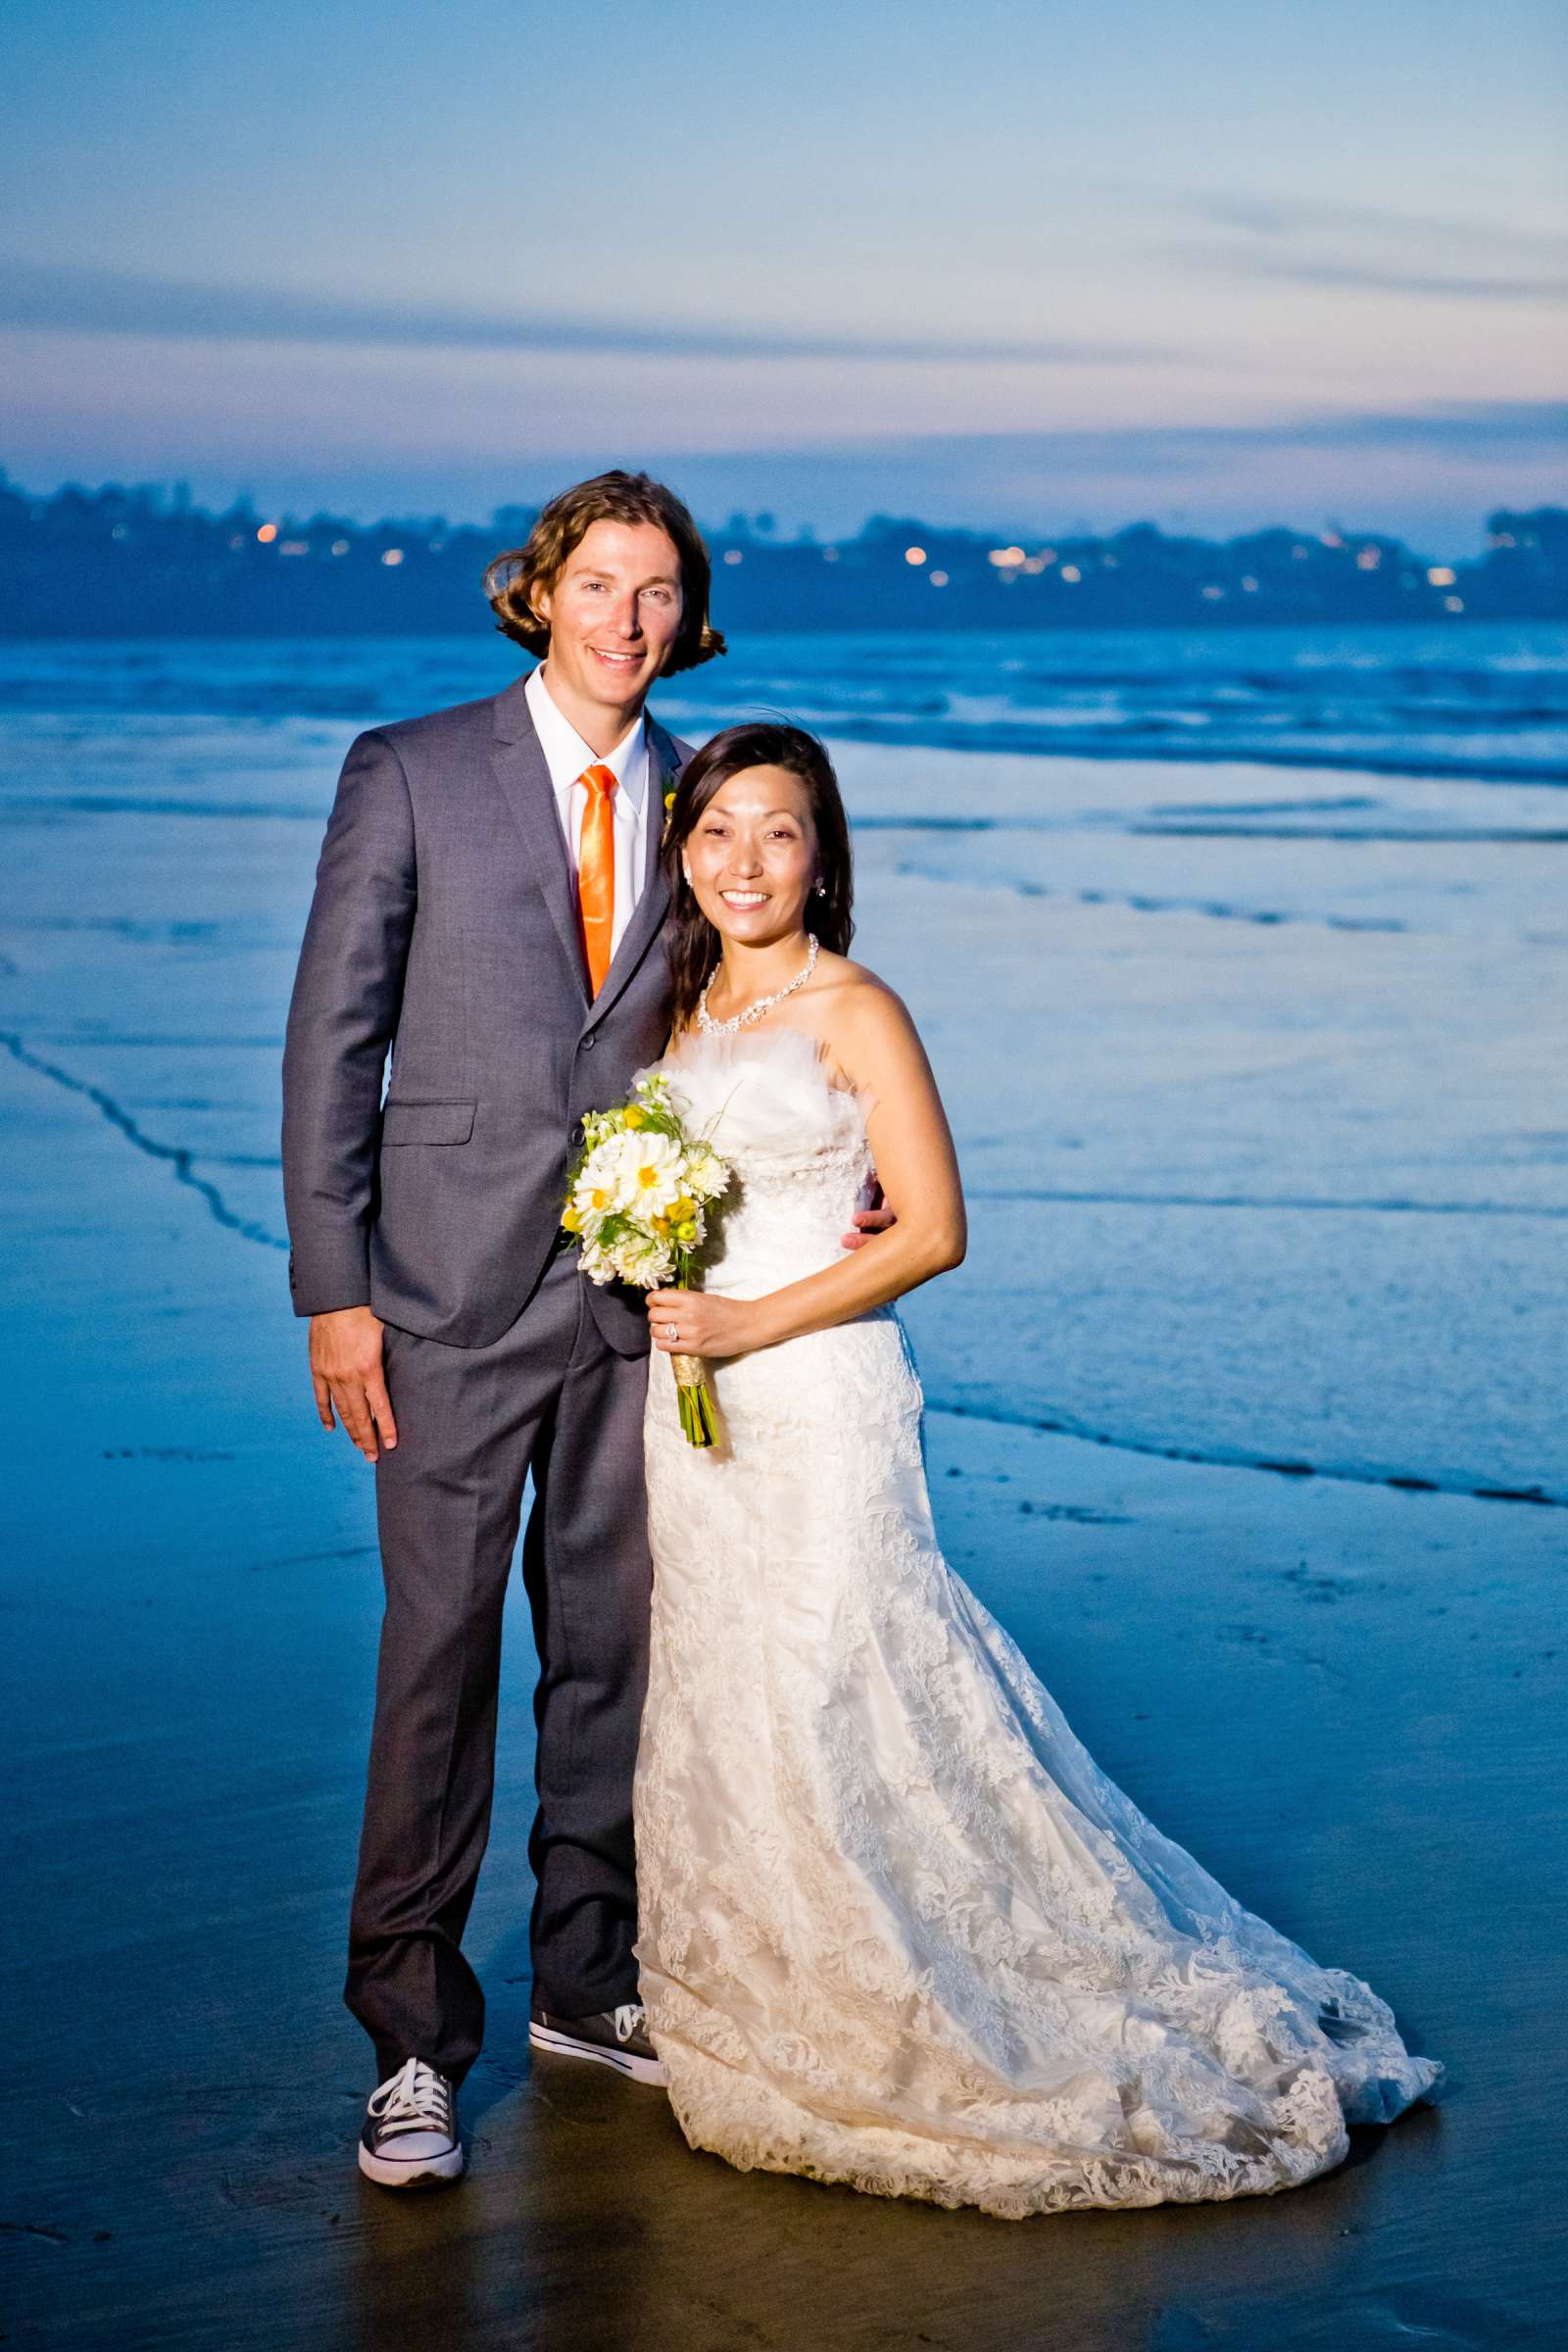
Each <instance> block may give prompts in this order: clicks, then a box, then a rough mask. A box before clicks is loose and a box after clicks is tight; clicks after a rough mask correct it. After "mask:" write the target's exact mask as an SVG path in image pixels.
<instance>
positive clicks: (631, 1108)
mask: <svg viewBox="0 0 1568 2352" xmlns="http://www.w3.org/2000/svg"><path fill="white" fill-rule="evenodd" d="M621 1117H622V1118H623V1119H624V1121H625V1123H626V1125H627V1126H628V1127H643V1126H646V1125H647V1120H646V1119H645V1118H644V1116H643V1113H642V1112H641V1111H640V1110H639V1109H638V1107H637V1105H636V1103H628V1104H627V1105H626V1108H625V1109H624V1110H623V1111H622V1113H621Z"/></svg>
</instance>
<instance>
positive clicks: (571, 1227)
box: [561, 1208, 582, 1233]
mask: <svg viewBox="0 0 1568 2352" xmlns="http://www.w3.org/2000/svg"><path fill="white" fill-rule="evenodd" d="M561 1222H562V1223H563V1225H564V1227H565V1228H566V1231H567V1232H568V1233H581V1231H582V1219H581V1217H579V1216H578V1214H577V1211H576V1210H575V1209H574V1208H568V1209H567V1210H566V1212H565V1214H564V1217H563V1218H562V1220H561Z"/></svg>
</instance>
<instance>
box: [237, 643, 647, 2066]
mask: <svg viewBox="0 0 1568 2352" xmlns="http://www.w3.org/2000/svg"><path fill="white" fill-rule="evenodd" d="M649 756H650V773H649V793H650V796H651V800H650V807H649V811H648V853H647V855H648V868H647V875H646V879H645V882H644V887H643V892H642V895H641V897H640V899H639V901H638V904H637V907H636V908H635V910H634V912H633V914H632V917H631V920H630V923H629V924H628V926H627V929H626V933H625V936H624V938H623V939H622V941H621V944H620V947H619V949H618V950H617V951H616V954H615V956H614V959H613V962H612V964H611V967H610V971H609V974H608V976H607V978H606V981H605V984H604V987H603V988H602V989H601V991H600V994H599V996H598V998H597V999H596V1000H595V1001H593V1002H592V1003H590V1001H589V997H588V991H587V984H586V981H585V978H584V967H583V958H582V950H581V945H580V940H579V935H578V931H577V921H576V911H575V904H574V890H573V885H572V881H571V875H570V869H569V867H568V864H567V859H566V851H565V845H564V841H563V839H562V834H561V825H560V820H559V817H558V815H557V812H556V805H555V798H554V794H553V792H552V788H551V783H550V775H549V770H548V767H547V765H546V762H545V758H544V754H543V752H542V751H541V749H540V747H539V743H538V740H537V737H536V736H535V733H534V730H533V725H532V721H531V719H530V717H529V714H528V709H527V703H526V699H525V697H524V694H523V691H522V685H521V683H520V681H519V683H518V684H516V685H515V686H512V687H509V688H508V689H507V691H506V692H505V693H504V694H500V695H497V696H495V697H494V698H493V699H491V700H488V701H484V702H478V703H468V704H465V705H462V706H460V707H459V708H458V709H456V710H452V711H436V712H435V713H433V714H432V715H431V716H429V717H427V718H418V719H411V720H408V721H405V722H402V723H400V724H398V725H396V726H391V727H384V728H376V729H374V730H372V731H371V732H370V733H368V734H366V735H362V736H361V737H360V738H359V739H358V740H357V741H356V742H355V743H354V745H353V746H352V747H351V749H350V751H349V755H348V758H347V760H346V761H345V762H344V767H343V773H342V777H341V779H340V782H339V785H338V792H337V799H336V802H335V804H334V806H333V809H332V814H331V818H330V820H329V822H328V825H327V831H326V840H325V844H324V846H323V849H322V852H321V859H320V864H319V869H318V874H317V885H316V897H315V901H314V904H313V906H312V909H311V916H310V922H309V924H308V926H307V929H306V934H305V944H304V947H303V949H302V951H301V955H300V965H299V973H298V977H297V979H296V982H295V988H294V997H293V1003H292V1005H291V1007H290V1012H289V1022H288V1042H287V1047H286V1051H285V1054H284V1067H283V1095H284V1113H283V1180H284V1192H285V1197H286V1201H287V1206H288V1222H289V1235H290V1240H291V1243H292V1254H291V1257H290V1263H289V1282H290V1287H291V1289H292V1292H293V1297H294V1305H295V1309H296V1311H297V1312H298V1313H299V1314H302V1315H309V1314H315V1313H318V1312H321V1311H323V1310H325V1309H328V1308H333V1307H344V1306H356V1305H363V1304H368V1305H369V1306H371V1307H372V1308H373V1309H374V1311H375V1313H376V1314H377V1315H378V1316H380V1317H381V1319H382V1320H383V1322H384V1323H385V1324H386V1326H387V1331H386V1335H385V1351H386V1371H387V1383H388V1388H389V1391H390V1393H391V1397H392V1403H393V1409H394V1411H395V1413H396V1415H397V1421H398V1435H399V1444H398V1446H397V1447H396V1449H395V1450H394V1451H392V1452H390V1453H388V1452H386V1451H385V1450H383V1452H382V1455H381V1459H380V1462H379V1463H378V1465H377V1471H376V1501H377V1511H378V1519H379V1525H380V1536H381V1555H382V1565H383V1568H384V1571H385V1578H386V1593H387V1605H386V1615H385V1618H384V1621H383V1626H382V1637H381V1656H380V1668H379V1673H378V1679H377V1688H376V1713H375V1726H374V1731H373V1734H372V1738H371V1752H370V1771H369V1788H368V1797H367V1803H366V1817H365V1834H364V1838H363V1842H362V1845H361V1852H360V1872H359V1880H358V1884H357V1887H356V1890H355V1900H354V1911H353V1919H352V1924H351V1931H350V1963H349V1982H348V1988H347V1997H348V2000H349V2004H350V2006H351V2008H353V2010H354V2012H355V2014H356V2015H357V2016H358V2017H359V2018H360V2019H361V2021H362V2023H364V2025H365V2026H366V2028H367V2030H368V2032H369V2033H370V2034H371V2035H372V2037H373V2039H374V2041H375V2044H376V2049H377V2054H378V2059H379V2060H380V2062H381V2064H382V2071H383V2074H384V2073H386V2072H390V2071H391V2069H392V2067H394V2066H395V2065H397V2064H399V2063H400V2062H401V2061H402V2060H403V2059H404V2058H406V2057H410V2056H418V2057H422V2058H426V2059H428V2060H429V2061H430V2062H431V2063H432V2064H434V2065H438V2066H440V2067H441V2068H442V2070H443V2071H444V2072H445V2073H447V2074H450V2075H453V2076H455V2077H459V2078H461V2076H462V2075H463V2074H464V2073H465V2072H466V2069H467V2067H468V2066H469V2065H470V2064H471V2063H472V2060H473V2058H474V2056H475V2055H476V2054H477V2051H478V2048H479V2043H480V2038H481V2034H482V2027H483V2000H482V1996H481V1994H480V1991H479V1986H478V1984H477V1982H476V1980H475V1978H474V1976H473V1973H472V1971H471V1969H470V1968H469V1967H468V1965H467V1963H466V1960H465V1959H464V1957H463V1954H462V1951H461V1949H460V1940H461V1936H462V1933H463V1927H464V1924H465V1922H466V1917H467V1912H468V1906H469V1903H470V1901H471V1899H472V1894H473V1887H474V1884H475V1881H476V1879H477V1876H478V1869H479V1862H480V1858H481V1856H482V1854H483V1851H484V1844H485V1838H486V1836H487V1833H488V1827H489V1814H490V1795H491V1785H492V1779H493V1770H494V1743H495V1710H496V1683H497V1675H498V1671H499V1663H500V1641H501V1603H502V1597H503V1594H504V1593H505V1589H506V1584H507V1578H508V1574H509V1571H510V1567H511V1561H512V1555H513V1551H514V1547H515V1542H516V1535H517V1526H518V1520H519V1516H520V1510H521V1495H522V1487H523V1482H524V1479H525V1477H526V1475H527V1473H528V1471H529V1470H530V1468H531V1469H532V1472H533V1479H534V1487H535V1495H536V1502H535V1508H534V1511H533V1513H532V1515H531V1517H530V1522H529V1528H528V1534H527V1538H526V1540H525V1544H524V1550H523V1558H524V1573H525V1577H526V1580H527V1585H528V1591H529V1597H530V1601H531V1604H532V1609H533V1618H534V1628H535V1635H536V1640H537V1642H538V1647H539V1659H540V1680H539V1690H538V1695H537V1697H536V1700H535V1712H536V1716H537V1719H538V1727H539V1746H538V1759H537V1767H536V1780H537V1785H538V1796H539V1808H538V1815H537V1818H536V1821H535V1825H534V1830H533V1835H532V1838H531V1839H530V1847H529V1851H530V1857H531V1859H532V1862H533V1865H534V1871H535V1877H536V1880H537V1883H538V1886H537V1893H536V1897H535V1903H534V1913H533V1920H532V1943H533V1959H534V1984H535V1998H536V1999H537V2000H539V2001H540V2002H541V2003H542V2004H543V2005H544V2006H545V2007H547V2008H549V2009H551V2010H552V2011H554V2012H555V2013H557V2014H558V2015H561V2016H564V2017H572V2016H584V2015H587V2014H588V2013H590V2012H591V2011H594V2010H598V2009H604V2008H608V2007H613V2006H614V2005H615V2004H616V2003H617V2002H620V2001H625V2000H631V1999H634V1998H635V1997H636V1964H635V1961H634V1960H633V1957H632V1950H631V1946H632V1939H633V1936H634V1935H635V1932H636V1928H635V1919H636V1915H635V1877H634V1867H633V1855H632V1845H631V1775H632V1766H633V1763H634V1761H635V1757H636V1744H637V1728H638V1718H639V1715H640V1712H641V1706H642V1694H643V1684H644V1680H645V1676H646V1661H647V1616H648V1592H649V1584H650V1569H649V1562H648V1552H647V1541H646V1534H645V1529H644V1506H643V1492H642V1443H641V1418H642V1397H643V1390H644V1375H645V1364H644V1360H643V1359H644V1358H645V1356H646V1353H647V1347H648V1332H647V1319H646V1315H645V1312H644V1308H643V1302H642V1300H641V1299H640V1298H639V1297H635V1296H632V1295H629V1294H625V1293H622V1292H620V1291H619V1290H618V1289H615V1288H611V1289H608V1290H598V1289H596V1288H595V1287H594V1286H592V1285H591V1284H589V1283H587V1282H585V1281H584V1280H583V1279H582V1277H581V1276H580V1275H579V1274H578V1273H577V1271H576V1267H575V1261H574V1260H573V1258H572V1257H571V1256H570V1255H569V1254H566V1253H564V1252H563V1250H562V1249H561V1248H560V1246H559V1240H558V1237H559V1223H560V1215H561V1208H562V1202H563V1197H564V1185H565V1170H566V1162H567V1158H568V1155H569V1152H570V1150H571V1148H572V1145H573V1142H574V1140H575V1136H576V1131H577V1125H578V1122H579V1121H580V1119H581V1117H582V1114H583V1112H584V1111H585V1110H589V1109H594V1108H599V1107H602V1106H603V1105H605V1104H606V1103H613V1102H614V1101H616V1100H617V1099H618V1098H619V1097H620V1096H622V1095H623V1094H624V1093H625V1092H626V1089H627V1087H628V1085H629V1083H630V1080H631V1078H632V1075H633V1073H634V1072H635V1071H636V1070H637V1069H639V1068H640V1067H642V1066H643V1065H644V1064H645V1063H647V1062H649V1061H652V1060H654V1059H655V1058H656V1057H657V1056H658V1055H659V1054H661V1053H662V1050H663V1046H664V1042H665V1037H666V1034H667V1030H668V1022H669V975H668V969H667V964H666V960H665V956H664V954H663V950H662V945H661V939H660V935H661V932H662V926H663V921H664V916H665V913H666V912H667V908H668V891H667V886H666V884H665V881H664V878H663V874H662V868H661V864H660V858H659V835H660V829H661V828H660V816H661V811H662V800H663V795H664V793H665V792H666V791H667V790H668V789H669V786H670V784H671V783H672V782H673V779H674V777H675V775H676V774H677V773H678V772H679V768H680V766H681V764H682V762H683V760H684V759H685V758H686V757H687V756H688V753H687V747H686V746H684V745H681V744H678V743H676V742H675V741H674V739H673V738H672V737H670V736H668V735H666V734H665V733H664V731H663V730H662V728H659V727H651V728H650V743H649ZM389 1047H390V1049H391V1053H392V1072H391V1082H390V1086H389V1088H388V1091H387V1095H386V1100H385V1103H384V1104H383V1103H382V1101H381V1083H382V1073H383V1070H384V1066H385V1060H386V1054H387V1051H388V1048H389Z"/></svg>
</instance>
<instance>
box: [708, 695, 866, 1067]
mask: <svg viewBox="0 0 1568 2352" xmlns="http://www.w3.org/2000/svg"><path fill="white" fill-rule="evenodd" d="M749 767H782V768H784V769H785V770H786V771H787V773H788V774H790V775H792V776H798V777H799V778H800V780H801V782H802V783H803V784H804V785H805V786H806V794H807V799H808V801H809V805H810V811H811V828H812V831H813V832H814V833H815V835H816V856H817V876H818V880H819V882H820V885H821V887H820V888H819V889H817V890H813V891H812V893H811V895H810V897H809V899H808V901H807V903H806V925H807V929H808V930H809V931H810V932H811V933H812V934H813V935H814V936H815V937H816V938H817V939H818V940H820V941H821V943H822V945H823V947H824V948H829V949H831V950H832V952H833V954H834V955H835V956H847V955H848V954H849V952H850V942H851V940H852V939H853V938H854V937H855V914H854V906H855V859H854V856H853V853H852V852H851V849H850V820H849V818H848V817H847V816H846V814H845V813H844V796H843V794H842V793H841V792H840V791H839V780H838V777H837V776H836V775H835V774H834V772H833V762H832V760H830V759H829V758H828V756H827V749H826V746H825V745H823V744H821V743H818V741H817V739H816V737H815V736H814V735H809V734H808V733H807V731H806V729H805V728H804V727H790V726H785V725H783V724H782V723H780V722H779V721H776V720H773V719H750V720H748V721H746V722H745V723H744V724H742V725H741V726H738V727H725V728H724V729H723V730H722V732H721V733H719V734H717V735H715V736H713V737H712V738H711V741H710V742H708V743H705V744H704V746H703V748H702V750H701V751H700V752H698V753H697V754H696V755H695V757H694V758H693V759H691V760H688V761H687V763H686V765H685V766H684V767H683V768H682V769H681V772H680V778H679V781H678V782H677V784H676V786H675V790H674V793H673V794H672V796H671V799H670V805H669V817H668V821H667V822H666V824H665V827H664V871H665V873H666V875H667V876H668V879H669V888H670V896H671V898H672V900H673V906H672V908H671V912H670V918H669V926H668V929H667V931H666V933H665V938H666V940H667V942H668V947H669V970H670V979H671V982H672V984H673V988H674V998H675V1002H674V1011H673V1026H674V1027H675V1028H676V1029H684V1028H685V1026H686V1024H687V1022H688V1021H689V1020H690V1019H691V1017H692V1015H693V1014H694V1013H695V1012H696V1010H697V1000H698V998H699V997H700V996H701V995H702V993H703V990H704V988H705V986H706V985H707V983H708V981H709V980H710V979H711V976H712V974H713V973H714V972H715V971H716V970H717V968H718V958H719V955H720V953H721V950H722V947H723V942H722V941H721V940H720V938H719V936H718V933H717V932H716V931H715V930H714V928H713V926H712V924H711V922H710V921H709V919H708V917H707V915H706V914H705V913H704V912H703V910H702V908H701V907H699V906H698V904H697V896H696V893H695V892H694V891H693V889H692V887H691V884H690V883H689V882H688V881H687V879H686V876H685V872H684V870H683V862H682V858H681V851H682V850H683V849H684V847H685V845H686V842H687V839H688V837H689V836H690V835H691V834H692V833H693V832H695V830H696V828H697V824H698V821H699V819H700V818H701V816H702V813H703V810H704V809H706V808H707V807H708V804H709V802H710V801H711V799H712V797H713V795H714V793H715V792H717V791H719V790H720V788H721V787H722V786H723V785H725V784H727V783H728V782H729V780H730V778H731V776H738V775H741V774H743V773H744V771H745V770H746V769H747V768H749Z"/></svg>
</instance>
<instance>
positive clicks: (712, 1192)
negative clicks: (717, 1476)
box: [561, 1072, 730, 1446]
mask: <svg viewBox="0 0 1568 2352" xmlns="http://www.w3.org/2000/svg"><path fill="white" fill-rule="evenodd" d="M582 1134H583V1142H582V1149H581V1151H580V1152H578V1153H577V1156H576V1158H575V1159H574V1160H573V1161H572V1163H571V1167H570V1169H569V1171H568V1173H567V1177H566V1205H565V1208H564V1211H563V1213H562V1219H561V1222H562V1224H563V1225H564V1227H565V1230H566V1231H567V1233H569V1234H573V1235H575V1236H576V1238H577V1240H578V1242H579V1244H580V1249H581V1262H582V1270H583V1272H584V1273H585V1274H586V1275H587V1277H588V1279H589V1281H590V1282H598V1283H606V1282H629V1283H631V1284H632V1285H633V1286H634V1287H635V1288H636V1289H638V1290H641V1291H661V1290H681V1291H686V1290H690V1289H691V1287H692V1280H691V1273H692V1260H693V1258H694V1257H695V1255H696V1253H697V1251H698V1250H700V1249H701V1248H702V1246H703V1244H704V1242H705V1241H706V1240H707V1238H708V1220H707V1217H706V1215H705V1213H704V1212H705V1211H706V1209H707V1208H708V1206H709V1204H710V1203H711V1201H716V1200H717V1199H718V1198H719V1196H720V1194H721V1193H723V1192H725V1191H726V1190H727V1189H728V1186H729V1181H730V1170H729V1167H728V1166H727V1164H726V1163H725V1161H723V1160H722V1159H720V1157H719V1155H718V1153H717V1152H715V1151H714V1150H713V1148H712V1146H711V1144H710V1143H709V1142H708V1140H707V1138H706V1137H704V1136H693V1135H688V1134H687V1132H686V1130H685V1128H684V1127H683V1126H682V1125H681V1122H680V1117H679V1114H678V1113H677V1112H676V1111H675V1110H674V1109H673V1108H672V1107H671V1105H670V1100H669V1082H668V1080H667V1079H665V1078H662V1077H661V1076H659V1074H658V1073H657V1072H655V1073H654V1074H653V1075H651V1076H649V1077H645V1078H639V1079H638V1080H637V1081H636V1083H635V1085H634V1086H633V1088H632V1091H631V1095H630V1097H629V1099H628V1100H627V1101H626V1102H624V1103H616V1104H615V1105H614V1107H613V1109H611V1110H590V1111H587V1112H586V1113H585V1114H584V1116H583V1122H582ZM670 1362H671V1364H672V1366H673V1368H674V1373H675V1394H676V1397H677V1399H678V1401H679V1404H680V1425H681V1428H682V1430H683V1431H684V1432H685V1435H686V1437H687V1439H688V1440H689V1442H690V1443H691V1444H692V1445H693V1446H711V1445H712V1443H713V1440H714V1438H715V1436H716V1434H717V1417H716V1414H715V1412H714V1408H713V1398H712V1394H711V1390H710V1389H709V1386H708V1382H707V1379H706V1377H705V1376H704V1372H703V1365H702V1359H701V1358H700V1357H699V1356H695V1355H675V1356H672V1357H671V1358H670Z"/></svg>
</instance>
